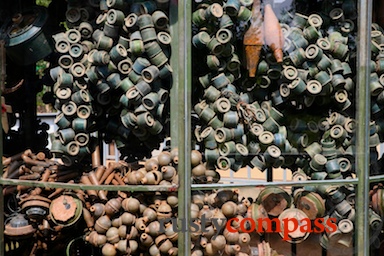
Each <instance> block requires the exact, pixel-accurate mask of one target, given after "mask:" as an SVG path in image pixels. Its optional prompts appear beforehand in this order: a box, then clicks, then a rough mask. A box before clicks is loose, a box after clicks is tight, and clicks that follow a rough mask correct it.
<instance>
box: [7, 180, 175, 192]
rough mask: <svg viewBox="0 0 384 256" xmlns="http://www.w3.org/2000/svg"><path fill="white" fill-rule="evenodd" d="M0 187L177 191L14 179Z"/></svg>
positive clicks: (157, 187)
mask: <svg viewBox="0 0 384 256" xmlns="http://www.w3.org/2000/svg"><path fill="white" fill-rule="evenodd" d="M0 185H3V186H4V185H10V186H17V185H23V186H30V187H43V188H64V189H70V190H76V189H82V190H108V191H119V190H120V191H129V192H134V191H140V192H148V191H177V190H178V188H177V187H178V186H177V185H83V184H73V183H63V182H41V181H31V180H16V179H0Z"/></svg>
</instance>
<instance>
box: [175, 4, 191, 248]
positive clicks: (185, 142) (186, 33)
mask: <svg viewBox="0 0 384 256" xmlns="http://www.w3.org/2000/svg"><path fill="white" fill-rule="evenodd" d="M190 4H191V1H181V2H180V4H179V8H178V11H179V13H178V20H179V26H178V36H179V38H178V43H179V45H178V46H179V48H178V51H177V54H176V56H177V57H178V69H177V70H178V72H177V73H178V78H179V81H178V83H176V86H177V96H176V98H175V99H177V105H176V106H175V107H177V111H178V117H179V118H178V120H177V121H176V124H175V125H176V127H177V128H176V130H177V135H176V137H175V138H177V143H178V145H177V148H178V149H179V169H178V172H179V182H180V183H179V208H178V219H179V221H180V222H179V225H181V227H182V225H183V223H181V222H184V223H189V222H190V211H191V210H190V204H191V191H190V185H191V184H190V166H191V164H190V162H191V161H190V154H191V153H190V152H191V146H190V145H191V138H190V136H191V135H190V131H191V120H190V109H191V95H190V91H191V70H192V69H191V52H190V42H191V25H190V24H189V22H190V21H191V7H190ZM178 247H179V253H178V254H179V255H190V253H191V239H190V233H189V227H188V225H187V227H186V229H185V230H184V231H183V230H182V228H181V232H179V239H178Z"/></svg>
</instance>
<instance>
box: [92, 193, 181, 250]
mask: <svg viewBox="0 0 384 256" xmlns="http://www.w3.org/2000/svg"><path fill="white" fill-rule="evenodd" d="M89 211H90V213H91V216H92V217H91V218H93V219H92V221H93V223H91V224H92V225H90V226H89V229H90V230H91V232H89V233H88V234H87V235H86V237H85V239H86V241H88V242H89V243H90V244H92V245H93V246H95V247H100V248H101V253H102V255H104V256H113V255H135V254H137V253H144V252H146V253H149V255H154V256H156V255H178V248H177V247H176V245H177V238H178V233H177V232H174V231H173V229H172V224H170V225H167V226H165V225H164V222H168V221H163V220H164V219H166V218H174V217H175V214H176V213H177V196H176V197H175V196H172V195H171V196H168V197H167V196H166V195H162V194H161V193H157V194H156V195H155V196H151V197H148V196H147V197H146V196H145V195H143V194H141V195H140V194H135V195H133V196H130V197H126V198H123V197H115V198H111V199H109V200H108V201H107V202H106V203H105V204H102V203H95V204H93V205H91V206H90V209H89ZM161 221H163V222H161ZM161 224H163V226H162V227H161Z"/></svg>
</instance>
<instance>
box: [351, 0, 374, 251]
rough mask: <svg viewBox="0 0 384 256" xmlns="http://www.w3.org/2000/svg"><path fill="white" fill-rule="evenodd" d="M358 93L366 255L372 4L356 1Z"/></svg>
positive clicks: (359, 213)
mask: <svg viewBox="0 0 384 256" xmlns="http://www.w3.org/2000/svg"><path fill="white" fill-rule="evenodd" d="M358 14H359V17H358V32H357V81H356V82H357V92H356V95H357V96H356V107H357V110H356V111H357V113H356V121H357V127H356V168H357V170H356V172H357V178H358V180H359V182H358V185H357V193H356V217H357V219H356V223H355V225H356V227H355V230H357V231H358V232H355V234H356V235H355V245H356V246H357V247H356V249H355V250H356V252H357V254H356V255H359V256H368V255H369V248H370V244H369V225H368V209H369V196H368V195H369V153H368V152H369V144H368V142H369V121H370V106H371V101H370V92H369V89H368V88H369V79H370V65H369V64H370V60H371V33H370V31H371V24H372V21H371V19H370V18H371V17H372V1H363V0H360V1H358Z"/></svg>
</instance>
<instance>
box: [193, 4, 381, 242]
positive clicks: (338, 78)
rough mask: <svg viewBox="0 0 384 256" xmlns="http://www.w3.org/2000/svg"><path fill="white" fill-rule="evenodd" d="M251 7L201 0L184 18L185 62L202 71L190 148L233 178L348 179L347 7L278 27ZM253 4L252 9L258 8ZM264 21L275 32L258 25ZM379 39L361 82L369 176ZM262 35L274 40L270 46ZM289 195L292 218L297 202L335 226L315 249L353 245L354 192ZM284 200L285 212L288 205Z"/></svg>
mask: <svg viewBox="0 0 384 256" xmlns="http://www.w3.org/2000/svg"><path fill="white" fill-rule="evenodd" d="M250 2H251V3H252V2H253V1H250ZM251 3H249V2H248V1H219V2H217V1H216V2H215V3H206V2H204V3H201V4H196V5H195V9H194V12H193V16H192V17H193V18H192V19H193V20H192V22H193V33H194V34H193V39H192V43H193V45H194V47H195V48H194V54H193V56H194V58H195V59H196V60H197V59H199V60H206V63H205V65H204V66H202V65H200V64H199V66H194V68H193V74H194V76H195V77H196V78H197V79H195V80H194V93H195V94H194V99H197V98H198V100H197V101H196V102H194V103H195V105H194V112H193V115H194V116H195V117H196V123H197V125H196V128H195V141H196V143H197V144H198V145H199V146H200V148H201V150H202V152H204V154H203V155H204V159H205V160H206V162H207V165H208V166H215V167H216V168H217V169H219V170H233V171H237V170H239V169H240V168H242V167H245V166H247V165H249V166H251V167H255V168H257V169H259V170H261V171H264V170H266V169H267V168H277V167H283V168H289V169H291V170H292V172H293V179H294V180H296V181H301V180H308V179H312V180H323V179H346V180H348V179H350V178H352V177H354V173H355V172H356V170H355V168H354V166H355V162H354V159H355V148H354V143H355V142H354V141H355V122H356V121H355V117H354V113H355V106H354V97H355V96H356V95H355V94H354V90H355V75H356V72H355V70H354V67H355V55H354V52H355V50H356V44H355V38H356V37H355V36H356V35H355V31H356V29H355V25H354V23H355V21H356V13H355V12H354V11H353V10H355V11H356V8H355V7H354V5H353V3H351V1H344V2H343V1H341V2H336V1H329V2H327V1H325V2H324V6H323V8H322V10H323V11H321V12H318V13H314V12H312V13H311V14H310V15H308V16H307V15H306V14H305V13H300V12H299V11H297V12H296V13H292V12H290V11H287V12H286V13H283V14H282V15H281V19H280V21H277V18H276V16H275V15H274V13H273V12H272V13H271V11H270V10H269V7H267V5H265V6H264V7H263V8H264V9H260V10H254V9H253V10H252V11H251V10H250V9H251V8H250V6H251ZM327 4H328V5H327ZM351 4H352V5H351ZM255 6H256V8H261V7H260V3H258V4H257V3H256V4H254V6H253V8H255ZM345 6H349V7H350V8H347V9H345V8H344V7H345ZM245 9H247V11H246V12H247V13H248V15H247V16H246V18H244V16H243V15H244V10H245ZM344 10H348V11H344ZM251 13H253V14H256V15H260V17H255V16H254V15H253V16H252V17H251ZM249 20H250V22H248V23H247V21H249ZM270 20H274V21H277V22H279V24H273V25H271V26H267V25H266V24H271V21H270ZM255 21H256V22H255ZM252 24H258V25H259V26H260V27H262V29H263V33H264V34H263V33H261V32H260V31H259V30H257V29H255V31H256V32H255V34H254V36H255V37H256V36H261V38H259V39H258V40H254V42H253V43H254V44H253V45H252V44H250V43H249V41H248V40H246V38H247V32H245V31H247V29H251V28H252ZM382 32H383V30H382V28H380V27H379V26H377V25H376V24H374V26H373V27H372V35H373V36H372V38H373V39H372V61H371V71H372V74H371V81H370V84H369V86H370V91H371V96H372V99H373V102H372V114H373V117H374V120H372V122H371V125H370V127H371V129H370V139H369V144H370V149H371V154H372V155H371V158H372V160H373V161H371V163H372V165H371V173H379V172H380V168H381V167H380V166H379V165H380V164H378V155H377V151H376V146H377V145H379V144H380V142H381V141H382V130H383V129H382V125H381V124H382V115H381V114H382V110H383V107H382V106H383V104H382V102H381V99H382V94H383V85H384V83H383V79H382V74H383V71H382V69H381V64H382V63H381V62H382V50H383V49H382V43H383V41H382V39H383V33H382ZM269 34H274V35H279V34H280V35H281V36H280V37H277V39H276V38H275V39H274V40H275V41H274V42H272V43H271V39H267V37H268V35H269ZM260 42H261V45H259V43H260ZM250 45H251V46H254V47H255V48H254V49H256V51H257V50H258V51H259V53H258V55H257V56H258V57H257V58H255V57H254V55H253V56H252V58H251V59H252V60H255V59H256V60H257V61H258V62H257V68H256V70H255V73H254V74H253V73H252V72H251V69H250V68H251V67H252V65H251V66H250V64H249V62H248V59H247V53H248V52H249V48H247V47H250ZM279 51H281V52H282V58H281V59H280V55H279V54H277V53H276V52H279ZM195 62H196V63H201V62H198V61H195ZM247 69H248V70H247ZM253 76H254V77H253ZM276 189H277V188H276ZM281 193H283V192H281ZM284 193H286V192H284ZM295 193H296V194H295ZM295 193H294V195H295V196H294V197H295V202H298V204H296V203H295V205H296V207H297V208H299V209H296V210H297V211H298V210H300V209H301V208H302V207H301V206H300V205H303V203H302V202H301V201H300V200H304V202H305V205H308V204H309V208H310V209H311V211H312V210H314V209H315V210H314V211H315V212H317V213H318V216H321V217H325V216H328V217H329V216H331V217H332V218H333V217H335V218H336V219H337V225H338V231H337V232H336V233H335V234H333V235H327V234H326V235H324V236H323V237H322V242H321V245H322V246H323V247H324V248H328V247H329V245H330V244H331V243H336V244H341V245H343V246H346V247H351V246H352V240H351V234H352V233H351V232H352V231H353V221H354V212H355V210H354V199H353V198H354V187H353V186H349V185H345V186H319V187H312V186H306V187H304V189H302V190H300V192H295ZM284 195H285V196H286V197H289V198H290V196H289V195H288V194H284ZM280 199H281V198H280ZM280 199H279V200H280ZM279 200H278V201H279ZM288 201H289V203H288V204H289V205H290V204H292V201H293V200H292V199H290V200H288ZM324 202H325V204H324ZM260 205H262V203H261V200H258V202H257V204H254V205H253V206H252V207H253V211H254V212H255V213H254V216H260V214H261V213H260V212H264V213H265V212H268V214H270V213H269V210H265V209H260V208H262V206H260ZM376 208H377V206H376ZM377 209H378V208H377ZM302 210H303V209H302ZM376 212H377V213H375V212H374V211H372V210H371V211H370V218H372V225H371V231H372V232H373V233H375V236H377V235H378V232H377V229H378V227H380V228H381V225H382V223H381V221H380V220H379V219H380V218H379V216H378V213H379V212H378V211H376ZM300 214H301V213H300ZM308 214H311V218H312V217H313V216H312V215H313V212H311V213H309V212H308V211H304V214H302V216H304V218H305V216H306V215H308ZM315 215H316V214H315ZM266 216H268V215H266ZM274 216H279V214H278V215H274ZM286 216H290V215H289V214H288V213H287V215H286ZM286 216H285V217H286ZM380 228H379V229H380ZM340 234H343V235H340ZM344 234H348V235H347V236H344ZM301 235H302V237H300V238H294V239H293V240H295V239H298V240H300V239H302V240H303V239H304V238H305V234H301ZM337 235H340V236H339V237H338V236H337Z"/></svg>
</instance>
